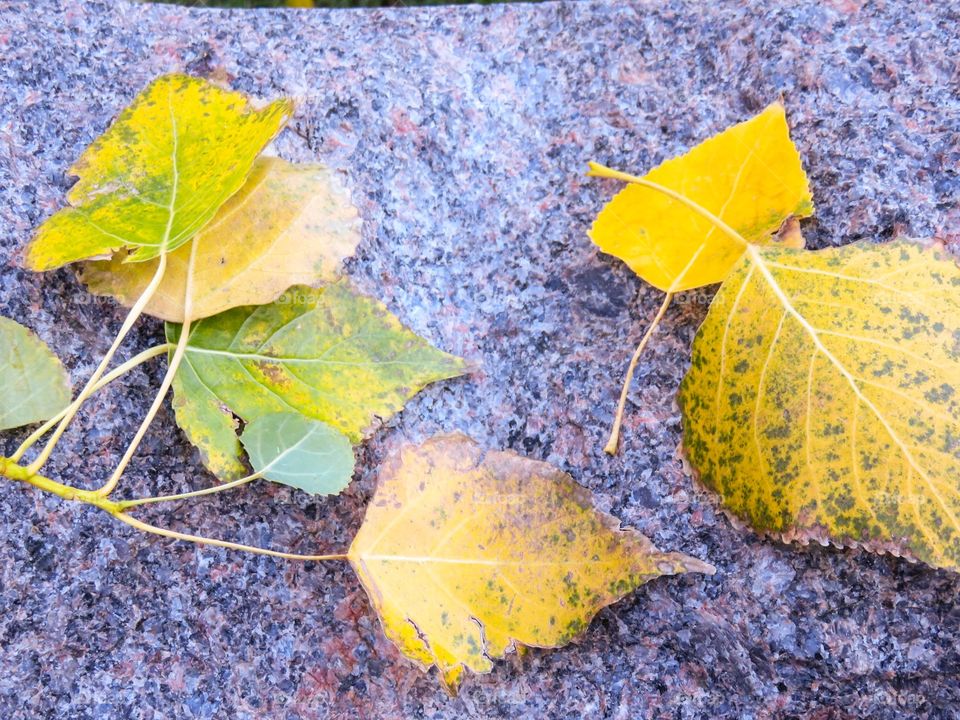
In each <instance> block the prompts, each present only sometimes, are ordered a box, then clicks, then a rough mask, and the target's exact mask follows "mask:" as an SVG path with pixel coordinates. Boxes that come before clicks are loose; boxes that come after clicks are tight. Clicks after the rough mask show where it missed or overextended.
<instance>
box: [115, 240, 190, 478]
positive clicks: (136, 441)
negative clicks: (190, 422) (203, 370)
mask: <svg viewBox="0 0 960 720" xmlns="http://www.w3.org/2000/svg"><path fill="white" fill-rule="evenodd" d="M196 256H197V242H196V240H191V241H190V259H189V260H188V262H187V274H186V281H185V283H184V286H185V289H184V301H183V325H182V326H181V328H180V338H179V339H178V340H177V346H176V349H175V350H174V351H173V357H172V358H171V359H170V364H169V365H168V366H167V372H166V374H165V375H164V376H163V381H162V382H161V383H160V388H159V389H158V390H157V395H156V397H154V399H153V403H152V404H151V405H150V410H149V411H147V415H146V417H144V418H143V422H141V423H140V427H139V428H138V429H137V434H136V435H134V436H133V440H131V441H130V445H128V446H127V450H126V452H124V454H123V457H122V458H121V459H120V463H119V464H118V465H117V467H116V469H115V470H114V471H113V474H112V475H111V476H110V479H109V480H107V482H106V483H104V485H103V486H102V487H101V488H100V489H99V490H98V491H97V493H98V494H100V495H101V496H103V497H107V496H108V495H110V493H112V492H113V490H114V488H116V487H117V483H119V482H120V478H121V477H122V476H123V472H124V470H126V469H127V465H129V464H130V460H131V459H133V455H134V453H135V452H136V451H137V448H138V447H140V442H141V441H142V440H143V438H144V436H145V435H146V434H147V430H148V429H149V428H150V424H151V423H152V422H153V419H154V418H155V417H156V416H157V413H158V412H159V410H160V406H161V405H162V404H163V401H164V399H165V398H166V396H167V392H168V391H169V390H170V386H171V385H172V384H173V378H174V376H175V375H176V374H177V369H178V368H179V367H180V362H181V361H182V360H183V355H184V353H185V352H186V350H187V340H188V339H189V337H190V322H191V317H190V316H191V314H192V313H193V268H194V262H195V261H196Z"/></svg>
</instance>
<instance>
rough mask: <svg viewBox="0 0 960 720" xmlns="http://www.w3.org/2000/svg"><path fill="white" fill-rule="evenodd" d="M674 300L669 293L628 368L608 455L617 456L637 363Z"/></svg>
mask: <svg viewBox="0 0 960 720" xmlns="http://www.w3.org/2000/svg"><path fill="white" fill-rule="evenodd" d="M672 299H673V293H667V294H666V296H665V297H664V298H663V303H662V304H661V305H660V309H659V310H658V311H657V314H656V316H655V317H654V318H653V320H652V321H651V322H650V325H649V326H648V327H647V331H646V332H645V333H644V334H643V338H641V340H640V344H639V345H637V349H636V350H634V352H633V357H632V358H630V365H629V366H628V367H627V376H626V378H624V380H623V390H621V391H620V402H619V403H617V414H616V417H614V419H613V427H612V428H611V429H610V439H609V440H607V444H606V446H605V447H604V448H603V451H604V452H605V453H607V454H608V455H616V454H617V445H618V444H619V442H620V426H621V425H622V424H623V412H624V409H625V408H626V406H627V394H628V392H629V390H630V383H631V382H632V381H633V373H634V371H635V370H636V369H637V363H638V362H639V361H640V355H641V354H642V353H643V349H644V348H645V347H646V346H647V343H648V342H649V341H650V337H651V336H652V335H653V331H654V330H656V329H657V325H659V324H660V321H661V320H662V319H663V315H664V313H666V312H667V308H668V307H669V306H670V301H671V300H672Z"/></svg>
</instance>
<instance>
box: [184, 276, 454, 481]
mask: <svg viewBox="0 0 960 720" xmlns="http://www.w3.org/2000/svg"><path fill="white" fill-rule="evenodd" d="M179 335H180V326H179V325H174V324H171V323H168V324H167V338H168V340H169V341H170V342H176V341H177V340H178V339H179ZM465 370H466V365H465V363H464V362H463V361H462V360H461V359H459V358H457V357H454V356H453V355H448V354H447V353H444V352H441V351H439V350H437V349H435V348H433V347H431V346H430V345H429V343H427V342H426V341H425V340H423V339H422V338H419V337H417V336H416V335H414V334H413V333H412V332H410V331H409V330H407V329H406V328H404V327H403V326H402V325H401V324H400V322H399V321H398V320H397V318H396V317H394V316H393V315H391V314H390V312H389V311H388V310H387V308H386V307H385V306H384V305H383V304H382V303H379V302H377V301H375V300H372V299H370V298H366V297H363V296H362V295H359V294H357V293H356V292H355V291H354V290H353V289H351V288H350V286H349V285H348V284H347V283H346V282H343V281H341V282H337V283H334V284H332V285H329V286H327V287H325V288H323V289H320V290H315V289H313V288H309V287H304V286H297V287H294V288H291V289H290V290H289V291H288V292H287V293H285V294H284V295H282V296H281V297H280V298H279V299H278V300H277V301H276V302H274V303H271V304H270V305H262V306H259V307H242V308H234V309H232V310H228V311H227V312H224V313H221V314H219V315H216V316H214V317H212V318H206V319H204V320H201V321H199V322H197V323H196V324H194V325H193V328H192V329H191V332H190V340H189V342H188V344H187V349H186V353H185V354H184V359H183V363H182V365H181V367H180V369H179V370H178V371H177V375H176V377H175V379H174V385H173V387H174V408H175V410H176V416H177V423H178V424H179V425H180V427H181V428H183V430H184V432H185V433H186V434H187V437H188V438H189V439H190V441H191V442H192V443H193V444H194V445H196V446H197V447H198V448H199V449H200V453H201V457H202V459H203V462H204V464H205V465H206V466H207V467H208V468H209V469H210V470H211V471H212V472H213V473H214V474H216V475H217V476H219V477H221V478H234V477H239V476H241V475H243V474H244V467H243V463H242V462H241V450H240V444H239V442H238V440H237V436H236V422H235V420H234V415H236V416H238V417H240V418H241V419H243V420H244V421H245V422H248V423H249V422H253V421H254V420H256V419H257V418H258V417H261V416H263V415H266V414H269V413H275V412H290V411H292V412H297V413H300V414H302V415H304V416H306V417H310V418H314V419H316V420H321V421H323V422H325V423H327V424H328V425H331V426H332V427H334V428H336V429H337V430H339V431H340V432H342V433H344V434H345V435H346V436H347V437H348V438H350V440H351V441H352V442H359V441H360V440H362V439H363V438H364V437H365V436H367V435H369V433H370V432H371V431H372V429H373V428H374V427H375V426H376V425H377V419H378V418H379V419H381V420H386V419H387V418H389V417H390V416H392V415H393V414H394V413H396V412H398V411H399V410H400V409H401V408H402V407H403V405H404V403H405V402H406V401H407V400H408V399H409V398H411V397H413V396H414V395H415V394H416V393H417V392H418V391H419V390H420V389H421V388H422V387H423V386H424V385H427V384H428V383H431V382H434V381H436V380H442V379H444V378H451V377H456V376H457V375H462V374H463V373H464V372H465Z"/></svg>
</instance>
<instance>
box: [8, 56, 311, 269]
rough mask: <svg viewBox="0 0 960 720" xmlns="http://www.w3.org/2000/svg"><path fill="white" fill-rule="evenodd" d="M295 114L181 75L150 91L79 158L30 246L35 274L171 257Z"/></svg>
mask: <svg viewBox="0 0 960 720" xmlns="http://www.w3.org/2000/svg"><path fill="white" fill-rule="evenodd" d="M292 110H293V105H292V102H291V101H290V100H278V101H276V102H274V103H271V104H270V105H268V106H266V107H265V108H263V109H262V110H257V109H254V108H253V107H251V106H250V104H249V102H248V99H247V97H246V96H244V95H242V94H240V93H235V92H230V91H227V90H222V89H221V88H219V87H217V86H216V85H212V84H211V83H209V82H207V81H205V80H200V79H198V78H192V77H187V76H185V75H165V76H163V77H160V78H158V79H157V80H155V81H154V82H153V83H151V84H150V85H149V86H148V87H147V88H146V89H145V90H143V92H141V93H140V94H139V95H138V96H137V97H136V98H135V99H134V101H133V103H132V104H131V105H130V106H129V107H128V108H127V109H126V110H124V111H123V112H122V113H121V114H120V116H119V117H118V118H117V120H116V122H114V124H113V125H112V126H111V127H110V128H109V129H108V130H107V131H106V132H105V133H104V134H103V135H101V136H100V137H99V138H98V139H97V140H95V141H94V142H93V144H92V145H90V147H89V148H87V149H86V151H85V152H84V153H83V155H81V156H80V159H79V160H78V161H77V162H76V163H75V164H74V165H73V167H72V168H71V169H70V172H71V173H72V174H74V175H77V176H78V177H79V180H78V181H77V183H76V184H75V185H74V186H73V188H72V189H71V190H70V193H69V194H68V195H67V200H68V201H69V203H70V207H67V208H65V209H63V210H61V211H60V212H58V213H57V214H56V215H54V216H53V217H51V218H50V219H49V220H47V222H45V223H44V224H43V225H42V226H41V227H40V229H39V230H38V231H37V236H36V237H35V238H34V240H33V242H32V243H31V244H30V245H29V247H28V248H27V254H26V263H27V266H28V267H29V268H31V269H32V270H38V271H39V270H51V269H53V268H57V267H60V266H61V265H66V264H67V263H70V262H74V261H76V260H84V259H89V258H102V257H106V256H109V255H110V254H111V253H113V252H114V251H115V250H118V249H120V248H135V249H136V252H135V253H133V255H131V256H130V257H129V258H128V261H133V262H139V261H143V260H150V259H151V258H155V257H157V256H158V255H160V254H161V253H163V252H171V251H173V250H176V249H177V248H178V247H180V246H181V245H183V244H184V243H186V242H187V241H188V240H190V238H192V237H193V236H194V234H196V232H197V231H198V230H200V229H201V228H202V227H203V226H204V225H206V224H207V223H208V222H209V221H210V219H211V218H213V216H214V214H216V212H217V210H218V209H219V208H220V206H221V205H223V203H224V202H225V201H226V200H227V198H229V197H230V196H231V195H233V194H234V193H235V192H236V191H237V190H239V189H240V187H241V186H242V185H243V183H244V181H245V180H246V178H247V174H248V173H249V171H250V166H251V165H252V163H253V161H254V159H255V158H256V157H257V155H258V154H259V153H260V151H261V150H262V149H263V148H264V146H265V145H266V144H267V143H268V142H269V141H270V140H271V138H273V136H274V135H276V134H277V132H279V130H280V128H282V127H283V126H284V124H285V123H286V121H287V118H288V117H289V116H290V113H291V112H292Z"/></svg>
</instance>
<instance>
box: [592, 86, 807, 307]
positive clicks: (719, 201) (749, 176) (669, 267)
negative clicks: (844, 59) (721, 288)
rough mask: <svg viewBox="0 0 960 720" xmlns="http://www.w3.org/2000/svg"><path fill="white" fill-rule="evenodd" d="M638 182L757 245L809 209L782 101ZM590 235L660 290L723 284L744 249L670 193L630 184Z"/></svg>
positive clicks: (768, 241)
mask: <svg viewBox="0 0 960 720" xmlns="http://www.w3.org/2000/svg"><path fill="white" fill-rule="evenodd" d="M598 174H605V173H598ZM611 176H617V173H612V174H611ZM642 179H643V180H647V181H650V182H652V183H656V184H657V185H660V186H663V187H665V188H667V189H668V190H672V191H673V192H675V193H677V194H679V195H681V196H683V197H685V198H687V199H689V200H691V201H693V202H694V203H696V204H698V205H700V206H701V207H702V208H704V209H706V210H707V211H709V212H710V213H712V214H713V215H715V216H716V217H718V218H720V219H721V220H723V221H724V222H725V223H726V224H727V225H729V226H730V227H732V228H733V229H734V230H735V231H737V232H738V233H739V234H740V235H741V236H742V237H743V238H744V239H746V240H747V241H748V242H750V243H753V244H757V245H770V244H772V243H773V242H774V235H775V233H776V232H777V230H778V229H779V228H780V226H781V225H782V224H783V222H784V221H785V220H787V218H789V217H790V216H796V217H806V216H808V215H810V214H811V213H812V212H813V198H812V197H811V195H810V187H809V183H808V181H807V176H806V175H805V174H804V172H803V167H802V166H801V164H800V156H799V154H798V153H797V149H796V148H795V147H794V145H793V142H792V141H791V140H790V129H789V128H788V127H787V120H786V115H785V113H784V110H783V106H782V105H781V104H780V103H773V104H772V105H770V106H769V107H767V109H766V110H764V111H763V112H762V113H760V114H759V115H757V116H756V117H754V118H753V119H751V120H748V121H746V122H743V123H740V124H739V125H734V126H733V127H731V128H729V129H727V130H725V131H723V132H722V133H720V134H719V135H715V136H714V137H712V138H710V139H709V140H706V141H705V142H703V143H701V144H700V145H697V146H696V147H695V148H693V149H692V150H691V151H690V152H688V153H687V154H686V155H683V156H681V157H677V158H673V159H671V160H667V161H666V162H664V163H663V164H661V165H659V166H658V167H656V168H654V169H653V170H651V171H650V172H649V173H647V174H646V175H645V176H643V178H642ZM590 237H591V239H592V240H593V241H594V242H595V243H596V244H597V245H598V246H599V247H600V249H601V250H603V251H604V252H606V253H610V254H611V255H616V256H617V257H618V258H620V259H621V260H623V261H624V262H626V263H627V265H629V266H630V268H631V269H632V270H633V271H634V272H635V273H637V274H638V275H639V276H640V277H642V278H643V279H644V280H646V281H647V282H648V283H650V284H651V285H655V286H656V287H658V288H660V289H661V290H663V291H666V292H678V291H680V290H688V289H690V288H696V287H702V286H704V285H710V284H711V283H716V282H720V281H722V280H723V279H724V278H725V277H726V276H727V273H728V272H730V269H731V268H732V267H733V266H734V264H736V262H737V260H739V259H740V256H741V255H742V254H743V251H744V249H745V248H744V245H743V243H742V242H741V241H739V240H737V239H735V238H733V237H731V236H730V234H728V233H725V232H723V231H722V230H721V229H720V228H718V227H717V226H716V224H715V223H713V222H711V221H710V220H709V219H707V218H705V217H704V216H702V215H700V214H698V213H696V212H694V211H693V210H691V209H690V208H689V207H688V206H687V205H685V204H683V203H682V202H681V201H679V200H677V199H676V198H672V197H669V196H668V195H665V194H664V193H662V192H659V191H657V190H655V189H653V188H650V187H645V186H643V185H638V184H633V183H631V184H629V185H627V187H625V188H624V189H623V190H622V191H620V193H619V194H617V196H616V197H614V198H613V200H611V201H610V202H609V203H608V204H607V205H606V207H605V208H604V209H603V211H602V212H601V213H600V215H599V216H598V217H597V219H596V222H594V224H593V228H592V229H591V231H590ZM797 237H799V236H798V234H797V235H792V236H791V239H792V240H793V241H796V239H797Z"/></svg>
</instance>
